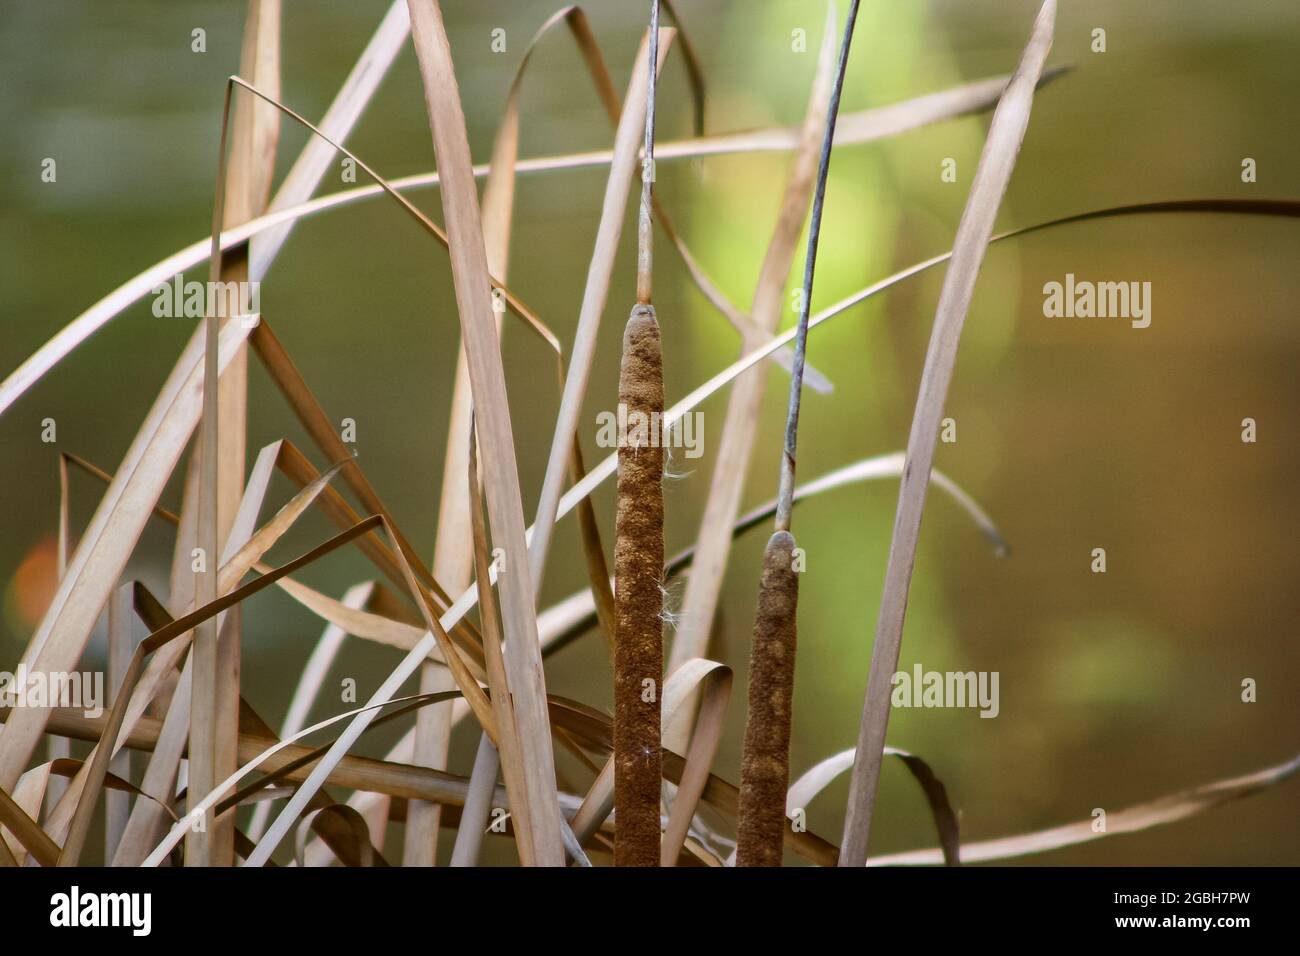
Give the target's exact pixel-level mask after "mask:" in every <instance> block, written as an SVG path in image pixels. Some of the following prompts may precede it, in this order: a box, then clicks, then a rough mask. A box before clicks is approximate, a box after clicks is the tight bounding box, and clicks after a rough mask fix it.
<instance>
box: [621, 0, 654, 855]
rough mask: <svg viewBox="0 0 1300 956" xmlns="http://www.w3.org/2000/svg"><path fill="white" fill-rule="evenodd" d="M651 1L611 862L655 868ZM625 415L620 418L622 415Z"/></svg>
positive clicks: (626, 348)
mask: <svg viewBox="0 0 1300 956" xmlns="http://www.w3.org/2000/svg"><path fill="white" fill-rule="evenodd" d="M658 46H659V2H658V0H653V2H652V6H651V9H650V56H649V59H648V63H649V71H650V78H649V85H648V86H647V88H646V124H645V152H644V156H643V158H642V167H641V207H640V215H639V221H638V230H637V281H636V289H637V294H636V297H637V301H636V305H635V306H633V308H632V315H631V317H630V318H629V319H628V320H627V326H626V328H625V329H624V331H623V360H622V364H621V367H620V369H619V378H618V401H619V405H620V406H621V408H622V409H624V410H625V416H626V421H627V422H628V423H629V424H630V425H631V424H632V423H637V422H643V423H644V424H645V426H646V427H645V428H644V429H639V430H638V429H635V428H629V434H628V436H626V437H625V436H620V441H619V447H618V515H617V519H616V522H615V536H616V541H615V545H614V613H615V635H614V823H615V831H614V865H615V866H658V865H659V843H660V829H659V793H660V780H661V777H662V767H663V751H662V748H661V743H660V707H661V704H660V698H661V696H662V688H661V686H660V685H661V684H662V681H663V667H664V648H663V621H662V617H661V614H662V611H663V592H662V590H661V584H662V580H663V568H664V491H663V473H664V459H663V443H662V441H661V440H660V439H661V437H662V436H660V435H659V434H658V423H659V422H660V421H661V420H662V418H663V411H664V377H663V352H662V347H661V344H660V340H659V322H658V320H657V319H656V317H655V310H654V306H652V305H651V304H650V284H651V240H652V237H651V229H650V227H651V222H650V203H651V191H652V189H653V183H654V118H655V109H654V105H655V66H656V64H657V62H658V52H659V51H658ZM623 417H624V415H620V418H623Z"/></svg>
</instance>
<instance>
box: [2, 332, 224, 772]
mask: <svg viewBox="0 0 1300 956" xmlns="http://www.w3.org/2000/svg"><path fill="white" fill-rule="evenodd" d="M247 334H248V330H247V329H245V328H243V327H242V325H241V324H240V323H230V324H228V325H227V327H226V328H225V329H224V330H223V332H222V336H221V346H220V360H221V362H222V363H224V362H226V361H229V359H230V358H231V357H232V356H233V355H234V353H235V351H236V349H237V347H238V345H239V344H241V343H242V342H243V340H244V337H245V336H246V335H247ZM192 345H194V346H195V347H194V348H187V349H186V351H185V352H184V353H183V354H182V357H181V359H180V361H179V362H178V363H177V366H176V368H175V369H174V370H173V372H172V374H171V376H170V377H169V378H168V380H167V382H166V384H165V385H164V386H163V388H162V391H161V392H160V394H159V396H158V398H157V400H156V401H155V403H154V406H153V408H152V409H151V410H150V412H149V415H148V417H147V418H146V419H145V422H144V424H143V425H142V426H141V429H140V431H139V433H138V434H137V435H136V438H135V440H134V441H133V442H132V444H131V447H130V448H129V449H128V451H127V453H126V457H125V459H124V460H123V462H122V465H121V466H120V467H119V469H118V471H117V473H116V475H115V476H114V478H113V482H112V484H110V485H109V487H108V490H107V492H106V493H105V494H104V498H103V500H102V501H101V502H100V505H99V507H98V508H97V509H96V511H95V515H94V517H93V518H92V519H91V522H90V526H89V527H88V528H87V529H86V532H85V534H83V535H82V538H81V540H80V541H79V542H78V544H77V549H76V552H75V553H74V555H73V557H72V560H71V561H70V562H69V565H68V573H67V574H66V575H65V576H64V579H63V581H62V582H61V583H60V585H59V589H58V591H57V592H56V594H55V597H54V600H53V602H52V603H51V605H50V607H49V610H47V611H46V614H45V617H44V618H43V619H42V621H41V624H40V626H39V627H38V629H37V631H36V633H35V634H34V635H33V637H32V640H31V643H30V644H29V645H28V648H27V651H26V653H25V654H24V656H23V663H25V664H26V665H27V666H28V669H29V670H33V671H42V672H54V671H69V670H72V669H73V668H74V667H75V665H76V662H77V660H78V659H79V658H80V656H81V653H82V651H83V650H84V649H85V645H86V641H87V640H89V638H90V632H91V629H92V628H93V626H94V624H95V620H96V619H97V618H98V617H99V612H100V610H101V608H103V606H104V604H105V602H106V601H107V600H108V595H109V593H110V592H111V590H112V588H113V586H114V585H115V583H116V581H117V580H118V577H119V576H120V575H121V573H122V570H123V569H124V568H125V566H126V562H127V559H128V558H129V557H130V554H131V551H132V550H133V549H134V547H135V543H136V541H137V540H138V538H139V536H140V533H141V531H142V530H143V528H144V524H145V522H146V521H147V520H148V518H149V515H150V512H151V509H152V508H153V506H154V505H155V504H156V502H157V501H158V498H159V496H160V495H161V493H162V489H163V486H164V485H165V484H166V482H167V479H168V477H169V476H170V475H171V472H172V469H173V468H174V467H175V464H176V461H177V459H178V458H179V457H180V454H181V452H182V450H183V449H184V446H185V444H186V442H187V441H188V440H189V436H190V433H191V432H192V431H193V428H194V426H195V424H196V423H197V421H198V416H199V404H200V398H201V394H200V393H201V389H202V371H201V368H200V367H199V360H200V358H201V356H200V354H199V351H200V350H199V349H198V348H197V345H198V343H197V341H194V342H193V343H192ZM47 715H48V711H47V709H45V708H39V707H26V708H22V709H21V710H20V712H19V713H17V714H15V715H14V716H13V718H11V719H10V720H9V721H7V723H6V726H5V730H4V746H3V747H0V789H5V788H9V787H12V786H13V785H14V783H15V782H17V780H18V777H19V776H20V775H21V773H22V771H23V769H24V768H25V766H26V764H27V760H28V758H29V757H30V756H31V754H32V752H33V750H34V749H35V746H36V743H37V741H38V740H39V739H40V736H41V733H42V731H43V730H44V726H45V720H46V718H47Z"/></svg>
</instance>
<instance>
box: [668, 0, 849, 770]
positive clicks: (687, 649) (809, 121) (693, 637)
mask: <svg viewBox="0 0 1300 956" xmlns="http://www.w3.org/2000/svg"><path fill="white" fill-rule="evenodd" d="M835 37H836V31H835V8H834V4H828V5H827V11H826V24H825V28H824V32H823V37H822V46H821V52H820V53H819V55H818V62H817V71H816V74H815V75H814V77H813V84H812V90H811V92H810V93H809V97H808V106H807V111H806V113H805V116H804V122H803V126H802V127H801V131H800V136H799V146H798V147H797V148H796V150H795V157H794V163H793V165H792V167H791V169H790V172H789V175H788V178H787V180H786V185H785V189H784V191H783V195H782V199H781V209H780V212H779V213H778V216H777V222H776V226H775V228H774V229H773V231H772V237H771V239H770V240H769V242H768V247H767V252H766V253H765V255H764V257H763V265H762V268H761V270H760V272H759V277H758V286H757V288H756V289H755V292H754V305H753V309H752V312H753V317H754V324H755V325H756V326H757V328H758V330H759V331H760V332H762V333H764V335H762V336H754V335H747V336H742V340H741V352H742V353H746V352H752V351H755V350H757V349H758V348H760V347H761V346H762V345H763V344H765V342H767V341H774V340H771V339H769V338H768V337H769V336H771V335H772V333H773V332H775V331H776V327H777V325H778V323H779V321H780V316H781V308H782V304H783V301H784V298H785V284H786V279H787V277H788V276H789V275H790V267H791V265H792V263H793V261H794V254H795V250H796V246H797V244H798V241H799V233H800V231H801V230H802V229H803V224H804V219H805V217H806V216H807V213H808V201H809V199H810V198H811V196H812V191H813V186H814V179H815V177H816V174H817V167H818V148H819V146H820V143H821V138H822V131H823V128H824V126H825V121H826V116H827V110H828V108H829V105H830V98H831V94H832V86H833V77H832V73H833V69H834V66H835V55H834V54H835ZM766 386H767V380H766V377H765V376H763V375H761V374H755V375H749V376H745V377H743V378H741V379H740V380H739V381H738V382H737V383H736V387H735V388H733V389H732V391H731V395H730V396H729V397H728V401H727V412H726V417H725V419H724V421H723V425H722V431H721V434H722V438H721V443H720V444H719V446H718V453H717V461H716V462H715V463H714V467H713V477H712V479H711V481H710V484H709V494H708V498H707V499H706V501H705V505H704V517H703V519H702V520H701V522H700V530H699V534H698V535H697V536H696V541H697V543H696V561H695V565H694V573H693V574H691V576H690V579H689V580H688V581H687V583H686V594H685V596H684V597H683V599H682V612H681V615H682V616H681V620H680V622H679V624H678V626H677V631H676V635H675V637H674V639H673V648H672V653H671V654H670V655H669V658H668V672H669V673H672V671H673V670H674V669H675V668H677V667H678V666H680V665H681V664H682V662H683V661H686V660H689V659H690V658H692V657H702V656H704V652H705V650H706V648H707V646H708V640H709V629H710V628H711V626H712V623H713V619H714V615H715V613H716V611H717V605H718V596H719V594H720V593H721V590H722V582H723V578H724V576H725V574H726V569H727V559H728V557H729V555H730V552H731V526H732V525H733V524H734V523H735V520H736V514H737V512H738V511H739V509H740V495H741V493H742V492H743V490H744V485H745V479H746V477H747V475H748V473H749V462H750V459H751V456H752V455H753V450H754V440H755V438H756V436H757V432H758V419H759V412H760V411H761V407H762V402H763V393H764V391H765V390H766ZM692 711H693V707H692V706H690V705H688V706H687V707H686V708H685V709H684V710H683V711H682V716H680V717H679V718H678V723H677V724H675V725H670V726H668V727H666V728H665V732H664V740H665V743H667V744H668V745H669V746H671V747H673V748H674V749H677V750H682V749H685V744H686V738H685V734H686V727H685V726H684V725H683V724H682V723H681V721H683V720H689V717H690V715H691V713H692Z"/></svg>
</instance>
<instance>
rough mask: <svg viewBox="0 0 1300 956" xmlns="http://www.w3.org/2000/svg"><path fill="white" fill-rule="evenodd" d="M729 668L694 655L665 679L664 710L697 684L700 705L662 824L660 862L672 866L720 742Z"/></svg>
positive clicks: (672, 711)
mask: <svg viewBox="0 0 1300 956" xmlns="http://www.w3.org/2000/svg"><path fill="white" fill-rule="evenodd" d="M731 677H732V675H731V668H730V667H728V666H726V665H725V664H719V663H717V662H716V661H706V660H704V659H702V658H696V659H695V660H693V661H687V662H686V663H685V664H683V665H682V666H681V667H679V668H678V669H677V670H676V671H674V672H673V675H672V677H671V678H669V679H668V680H667V681H665V682H664V705H663V706H664V713H666V714H675V713H676V712H677V711H678V710H680V709H681V707H682V706H683V705H684V703H685V702H686V700H688V699H689V698H691V697H693V696H694V690H695V688H696V687H698V688H699V694H700V709H699V715H698V717H697V718H696V721H695V727H694V729H693V730H692V732H691V749H690V750H689V751H687V753H686V763H685V765H684V766H683V768H682V775H681V778H680V780H679V782H678V786H677V794H676V796H675V797H674V798H673V805H672V809H671V811H670V812H669V814H668V823H667V825H666V826H665V827H664V838H663V848H662V850H661V852H660V855H659V865H660V866H672V865H673V864H674V863H675V862H676V861H677V859H678V857H679V856H680V855H681V852H682V847H683V845H684V844H685V842H686V837H687V832H688V831H689V829H690V825H691V820H692V818H693V817H694V816H695V808H696V807H697V806H698V805H699V802H700V797H701V795H702V794H703V793H704V788H705V785H706V784H707V783H708V781H709V769H710V768H711V767H712V766H713V758H714V757H715V756H717V753H718V747H719V745H720V744H721V743H722V733H723V729H724V728H723V724H724V722H725V721H726V717H727V704H728V703H729V702H730V700H731Z"/></svg>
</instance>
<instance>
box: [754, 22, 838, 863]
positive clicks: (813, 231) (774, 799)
mask: <svg viewBox="0 0 1300 956" xmlns="http://www.w3.org/2000/svg"><path fill="white" fill-rule="evenodd" d="M857 16H858V0H853V2H852V3H851V4H850V5H849V15H848V20H847V21H846V22H845V24H844V39H843V41H842V42H841V44H840V56H839V62H838V64H837V65H836V68H835V87H834V90H833V91H832V93H831V101H830V107H829V110H828V112H827V114H826V133H825V136H824V137H823V139H822V152H821V161H820V165H819V166H818V169H817V188H816V192H815V193H814V195H813V208H812V218H811V221H810V224H809V231H808V253H807V256H806V258H805V259H804V270H803V296H802V301H801V303H800V309H799V327H798V330H797V332H796V334H795V352H794V367H793V368H792V370H791V376H790V404H789V409H788V411H787V414H786V422H785V448H784V451H783V454H782V456H781V477H780V486H779V490H778V492H777V499H776V531H775V533H773V535H772V537H771V538H769V539H768V542H767V547H766V548H765V549H764V551H763V573H762V578H761V579H760V581H759V591H758V609H757V611H756V613H755V618H754V638H753V645H752V647H751V648H750V658H749V701H748V710H747V712H746V716H745V745H744V751H743V755H742V758H741V766H740V804H739V810H738V814H737V843H736V865H737V866H780V865H781V847H782V844H783V843H784V839H785V810H786V807H785V797H786V789H787V788H788V786H789V783H790V722H791V716H790V715H791V707H792V705H793V703H794V663H795V649H796V636H797V635H796V626H795V620H796V608H797V606H798V602H799V579H798V577H797V576H796V574H797V572H796V571H795V567H794V565H795V555H794V552H795V540H794V535H793V534H791V533H790V518H791V512H792V510H793V507H794V470H795V440H796V439H797V438H798V434H799V402H800V398H801V396H802V392H803V371H804V359H805V357H806V354H807V349H808V309H809V305H810V303H811V301H812V285H813V270H814V267H815V266H816V263H817V240H818V237H819V236H820V234H821V224H822V203H823V200H824V199H825V196H826V174H827V172H828V170H829V169H830V162H831V145H832V143H833V142H834V139H835V117H836V116H837V115H838V114H839V108H840V92H841V91H842V90H843V87H844V67H845V64H846V63H847V62H848V58H849V44H850V43H851V41H852V39H853V24H854V21H855V20H856V19H857Z"/></svg>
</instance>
